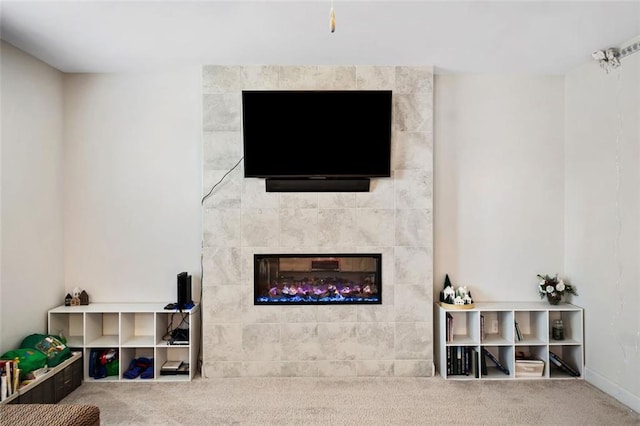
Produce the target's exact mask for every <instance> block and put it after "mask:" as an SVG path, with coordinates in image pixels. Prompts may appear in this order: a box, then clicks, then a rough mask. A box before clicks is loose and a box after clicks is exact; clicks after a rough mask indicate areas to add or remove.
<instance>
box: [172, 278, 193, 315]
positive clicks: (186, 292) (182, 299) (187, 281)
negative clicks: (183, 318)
mask: <svg viewBox="0 0 640 426" xmlns="http://www.w3.org/2000/svg"><path fill="white" fill-rule="evenodd" d="M192 304H193V301H192V300H191V275H189V274H187V273H186V272H180V273H179V274H178V305H177V306H176V307H177V308H178V309H185V308H190V307H191V305H192Z"/></svg>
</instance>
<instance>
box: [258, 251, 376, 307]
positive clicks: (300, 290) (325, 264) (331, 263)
mask: <svg viewBox="0 0 640 426" xmlns="http://www.w3.org/2000/svg"><path fill="white" fill-rule="evenodd" d="M381 266H382V254H379V253H378V254H372V253H367V254H255V255H254V256H253V275H254V279H253V283H254V284H253V295H254V300H253V302H254V305H353V304H368V305H375V304H381V303H382V280H381V277H382V270H381Z"/></svg>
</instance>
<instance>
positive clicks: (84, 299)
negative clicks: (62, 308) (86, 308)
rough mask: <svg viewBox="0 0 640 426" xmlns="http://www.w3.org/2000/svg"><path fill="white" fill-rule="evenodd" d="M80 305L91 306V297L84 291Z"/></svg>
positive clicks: (81, 294)
mask: <svg viewBox="0 0 640 426" xmlns="http://www.w3.org/2000/svg"><path fill="white" fill-rule="evenodd" d="M80 304H81V305H88V304H89V295H88V294H87V292H86V291H84V290H82V292H81V293H80Z"/></svg>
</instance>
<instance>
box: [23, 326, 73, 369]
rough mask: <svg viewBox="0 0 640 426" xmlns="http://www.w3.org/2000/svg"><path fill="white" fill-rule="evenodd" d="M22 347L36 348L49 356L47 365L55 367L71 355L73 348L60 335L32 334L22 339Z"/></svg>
mask: <svg viewBox="0 0 640 426" xmlns="http://www.w3.org/2000/svg"><path fill="white" fill-rule="evenodd" d="M20 347H21V348H34V349H37V350H39V351H40V352H42V353H43V354H44V355H45V356H46V357H47V365H48V366H49V367H55V366H56V365H58V364H60V363H61V362H62V361H64V360H66V359H67V358H69V357H70V356H71V349H69V347H67V345H65V344H64V343H63V342H62V339H61V338H60V337H58V336H53V335H46V334H31V335H29V336H27V337H25V338H24V340H22V344H21V345H20Z"/></svg>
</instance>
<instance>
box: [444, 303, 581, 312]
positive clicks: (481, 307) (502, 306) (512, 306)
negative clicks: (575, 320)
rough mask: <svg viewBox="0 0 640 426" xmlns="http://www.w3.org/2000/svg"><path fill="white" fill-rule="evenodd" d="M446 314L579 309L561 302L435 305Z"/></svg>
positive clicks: (579, 308)
mask: <svg viewBox="0 0 640 426" xmlns="http://www.w3.org/2000/svg"><path fill="white" fill-rule="evenodd" d="M436 304H437V305H438V306H439V307H440V308H441V309H444V310H445V311H448V312H477V311H580V310H582V308H581V307H579V306H576V305H572V304H571V303H565V302H561V303H559V304H557V305H551V304H550V303H549V302H545V301H540V302H475V303H474V304H473V308H472V309H451V308H447V307H444V306H442V305H440V304H439V303H436Z"/></svg>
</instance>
